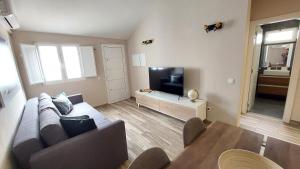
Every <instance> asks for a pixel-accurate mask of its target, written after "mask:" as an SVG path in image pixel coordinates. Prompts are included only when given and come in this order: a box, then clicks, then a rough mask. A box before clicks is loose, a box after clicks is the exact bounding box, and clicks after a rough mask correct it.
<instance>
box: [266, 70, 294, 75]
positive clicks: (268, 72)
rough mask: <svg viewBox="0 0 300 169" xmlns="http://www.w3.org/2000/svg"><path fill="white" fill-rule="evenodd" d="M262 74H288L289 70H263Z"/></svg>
mask: <svg viewBox="0 0 300 169" xmlns="http://www.w3.org/2000/svg"><path fill="white" fill-rule="evenodd" d="M264 75H269V76H290V71H288V70H264Z"/></svg>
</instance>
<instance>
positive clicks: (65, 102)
mask: <svg viewBox="0 0 300 169" xmlns="http://www.w3.org/2000/svg"><path fill="white" fill-rule="evenodd" d="M52 102H53V103H54V105H55V106H56V108H57V109H58V110H59V112H60V114H62V115H67V114H69V113H70V112H71V111H72V109H73V104H72V103H71V101H70V100H69V99H68V97H67V96H66V94H65V93H61V94H59V95H58V96H56V97H55V98H53V99H52Z"/></svg>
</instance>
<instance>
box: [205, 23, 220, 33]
mask: <svg viewBox="0 0 300 169" xmlns="http://www.w3.org/2000/svg"><path fill="white" fill-rule="evenodd" d="M222 28H223V23H222V22H217V23H215V24H211V25H204V29H205V31H206V33H208V32H211V31H214V32H215V31H216V30H219V29H222Z"/></svg>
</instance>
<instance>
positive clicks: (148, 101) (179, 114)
mask: <svg viewBox="0 0 300 169" xmlns="http://www.w3.org/2000/svg"><path fill="white" fill-rule="evenodd" d="M135 97H136V103H137V104H138V105H139V106H140V105H142V106H145V107H148V108H150V109H153V110H156V111H158V112H160V113H163V114H166V115H168V116H171V117H175V118H177V119H180V120H183V121H187V120H189V119H190V118H193V117H199V118H200V119H201V120H205V119H206V101H204V100H197V101H195V102H191V101H190V100H189V99H188V98H186V97H178V96H176V95H172V94H167V93H163V92H157V91H153V92H151V93H148V92H139V91H136V92H135Z"/></svg>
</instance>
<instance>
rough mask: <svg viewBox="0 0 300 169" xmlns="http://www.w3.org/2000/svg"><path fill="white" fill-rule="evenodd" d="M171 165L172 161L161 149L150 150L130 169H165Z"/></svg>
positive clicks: (137, 159) (132, 164)
mask: <svg viewBox="0 0 300 169" xmlns="http://www.w3.org/2000/svg"><path fill="white" fill-rule="evenodd" d="M169 164H170V159H169V157H168V156H167V154H166V153H165V152H164V150H162V149H161V148H157V147H155V148H150V149H148V150H146V151H144V152H143V153H142V154H140V155H139V156H138V157H137V158H136V159H135V160H134V161H133V162H132V163H131V164H130V166H129V168H128V169H163V168H165V167H166V166H168V165H169Z"/></svg>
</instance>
